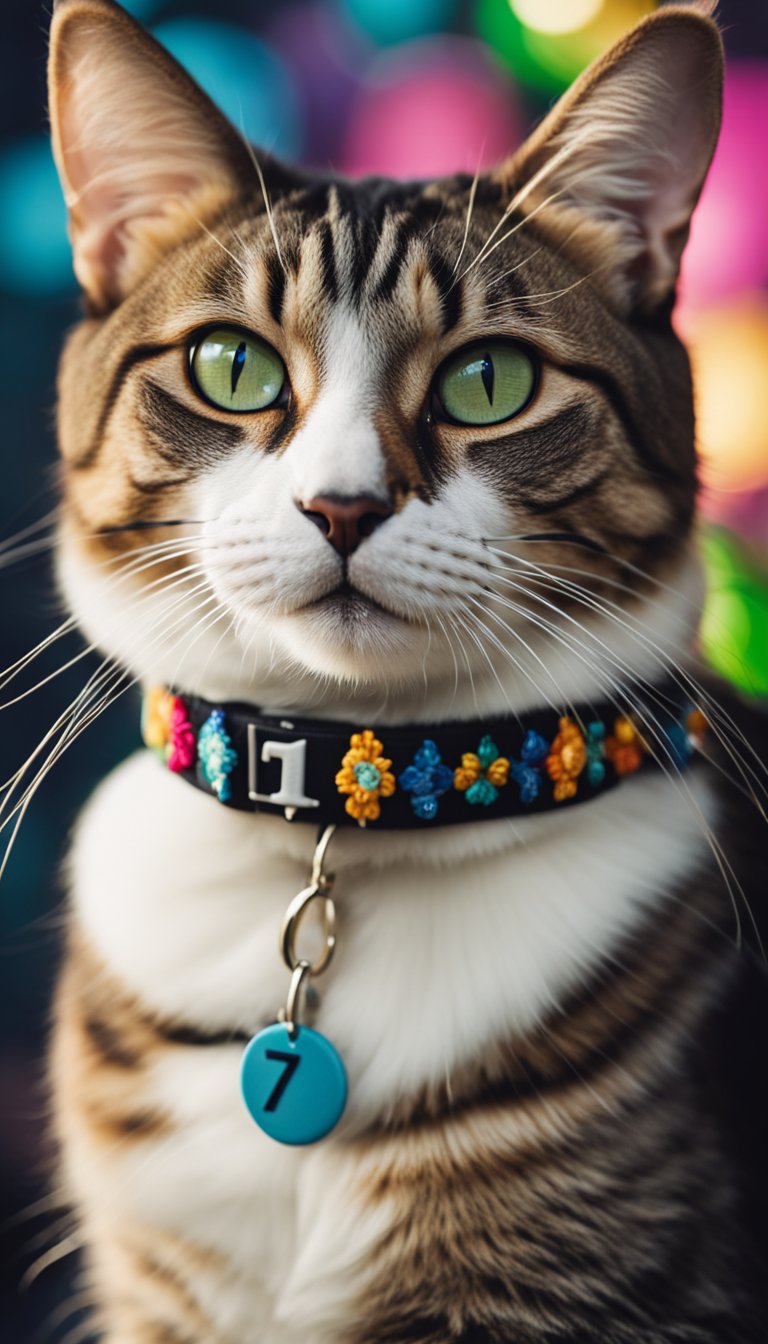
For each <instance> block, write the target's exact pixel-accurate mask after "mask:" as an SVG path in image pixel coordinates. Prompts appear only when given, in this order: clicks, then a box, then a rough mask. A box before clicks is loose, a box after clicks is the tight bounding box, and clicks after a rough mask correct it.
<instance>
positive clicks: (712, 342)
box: [685, 295, 768, 490]
mask: <svg viewBox="0 0 768 1344" xmlns="http://www.w3.org/2000/svg"><path fill="white" fill-rule="evenodd" d="M685 336H686V343H687V345H688V347H689V350H690V354H691V362H692V365H693V373H694V386H695V393H696V414H697V438H698V444H699V451H700V454H701V459H702V479H703V481H704V483H705V484H706V485H708V486H710V487H711V488H712V489H714V490H752V489H756V488H757V487H759V486H762V485H765V484H768V303H766V300H765V299H763V298H761V297H760V296H758V295H754V296H747V297H745V298H744V299H742V300H741V301H739V302H738V303H734V304H731V305H730V306H729V307H727V308H718V309H712V310H709V311H707V312H706V313H701V314H697V315H696V316H695V317H693V318H689V319H688V320H687V321H686V324H685Z"/></svg>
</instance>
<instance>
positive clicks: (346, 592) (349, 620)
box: [275, 584, 427, 684]
mask: <svg viewBox="0 0 768 1344" xmlns="http://www.w3.org/2000/svg"><path fill="white" fill-rule="evenodd" d="M278 625H279V629H278V630H276V632H275V633H276V635H277V639H278V641H279V642H280V643H281V644H282V645H283V647H284V649H285V650H286V652H287V653H288V654H289V655H290V656H291V657H292V658H293V659H295V661H297V662H298V663H300V664H301V666H302V667H304V668H307V669H308V670H309V671H312V672H315V673H320V674H321V675H325V676H332V677H335V678H340V679H342V680H347V679H348V680H354V681H358V682H359V681H366V682H382V683H383V684H384V683H387V682H391V680H392V679H394V680H395V681H400V680H408V678H409V676H410V675H411V673H413V674H415V673H416V672H417V671H418V669H420V668H421V667H422V666H423V661H424V653H425V648H426V645H427V635H426V632H425V630H424V628H423V627H422V626H420V625H417V624H414V623H412V622H410V621H408V620H406V619H405V618H404V617H403V616H400V615H398V614H396V613H395V612H392V611H389V610H387V609H386V608H385V607H383V606H381V605H380V604H379V603H378V602H376V601H375V600H374V599H373V598H372V597H368V596H367V595H366V594H365V593H363V592H361V591H360V590H359V589H356V588H353V587H351V586H350V585H347V584H344V585H341V586H340V587H339V588H336V589H335V590H334V591H333V592H332V593H328V594H326V595H325V596H324V597H321V598H319V599H317V600H316V601H314V602H311V603H308V604H307V606H305V607H301V608H299V609H298V610H296V611H294V612H292V613H291V614H290V615H287V616H284V617H282V618H279V620H278Z"/></svg>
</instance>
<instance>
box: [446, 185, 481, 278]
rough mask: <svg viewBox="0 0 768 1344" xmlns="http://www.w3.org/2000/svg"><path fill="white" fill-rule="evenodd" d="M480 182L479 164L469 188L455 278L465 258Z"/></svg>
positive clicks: (453, 272)
mask: <svg viewBox="0 0 768 1344" xmlns="http://www.w3.org/2000/svg"><path fill="white" fill-rule="evenodd" d="M479 181H480V165H479V164H478V167H477V169H476V171H475V176H474V177H473V179H472V185H471V187H470V188H469V201H468V202H467V214H466V219H465V221H464V236H463V238H462V240H461V247H460V248H459V255H458V256H457V258H456V261H455V262H454V265H453V270H452V272H451V275H453V276H455V274H456V272H457V271H458V269H459V266H460V265H461V258H462V257H463V256H464V249H465V248H466V246H467V239H468V238H469V228H470V224H471V223H472V211H473V210H474V208H475V196H476V195H477V184H478V182H479Z"/></svg>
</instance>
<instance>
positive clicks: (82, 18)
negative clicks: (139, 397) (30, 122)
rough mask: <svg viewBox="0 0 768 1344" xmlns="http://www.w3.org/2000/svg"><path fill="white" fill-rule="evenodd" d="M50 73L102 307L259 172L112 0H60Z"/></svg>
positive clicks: (85, 260) (82, 242) (55, 114)
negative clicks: (244, 182)
mask: <svg viewBox="0 0 768 1344" xmlns="http://www.w3.org/2000/svg"><path fill="white" fill-rule="evenodd" d="M48 70H49V97H50V116H51V127H52V135H53V153H54V157H55V160H56V166H57V168H58V170H59V176H60V178H61V183H62V187H63V190H64V196H65V199H66V202H67V207H68V209H69V228H70V237H71V241H72V247H73V252H74V266H75V273H76V275H77V278H78V280H79V281H80V283H81V285H82V286H83V288H84V290H85V291H86V293H87V295H88V297H89V299H90V301H91V303H92V305H93V306H94V308H96V309H98V310H102V311H103V310H105V309H107V308H109V307H110V306H112V305H114V304H116V303H119V302H120V301H121V300H122V299H123V298H125V296H126V295H127V294H128V293H130V291H131V290H132V289H133V288H134V287H135V285H136V284H137V283H138V282H139V281H140V280H141V279H142V277H143V276H144V275H145V274H146V273H147V272H148V271H149V270H150V269H151V268H152V267H153V266H154V265H155V264H156V262H157V261H158V260H159V258H160V257H161V256H162V255H163V253H164V252H166V251H168V250H169V249H171V248H172V247H174V246H175V245H176V244H177V243H178V242H179V241H181V239H183V238H184V237H186V236H187V235H189V234H191V233H193V232H195V231H196V230H197V229H199V227H200V224H201V222H203V221H205V220H206V219H210V218H211V217H212V216H213V215H214V214H216V213H217V212H218V211H220V210H221V209H222V207H223V206H225V205H226V204H227V202H228V201H229V200H231V199H233V198H234V196H235V195H236V194H237V192H238V184H239V183H242V182H243V181H249V180H250V179H251V178H252V177H253V175H254V172H255V169H254V165H253V163H252V161H251V160H250V158H249V155H248V151H247V150H246V147H245V144H244V143H243V142H242V141H241V140H240V138H239V137H238V135H237V133H236V132H235V130H234V128H233V127H232V126H230V124H229V122H228V121H226V120H225V118H224V117H223V116H222V114H221V113H220V112H219V111H218V109H217V108H216V107H215V106H214V104H213V103H212V102H211V101H210V99H209V98H208V97H207V96H206V94H204V93H203V92H202V90H201V89H200V88H199V87H198V85H197V84H195V82H194V81H193V80H192V79H191V78H190V77H189V75H187V73H186V72H185V71H184V70H183V69H182V68H181V66H179V65H178V64H177V62H176V61H175V60H174V59H173V58H172V57H171V56H170V55H169V54H168V52H166V51H165V50H164V49H163V48H162V47H161V46H160V45H159V44H158V43H157V42H156V41H155V40H154V38H152V37H150V36H149V34H148V33H146V32H145V31H144V29H143V28H141V26H140V25H139V24H138V23H136V22H135V21H134V19H132V18H131V17H130V15H128V14H127V13H126V12H125V10H123V9H122V8H121V7H120V6H119V5H117V4H115V3H113V0H58V3H57V4H56V5H55V9H54V15H53V23H52V25H51V44H50V60H49V67H48Z"/></svg>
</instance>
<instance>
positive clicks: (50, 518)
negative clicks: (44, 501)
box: [0, 508, 59, 555]
mask: <svg viewBox="0 0 768 1344" xmlns="http://www.w3.org/2000/svg"><path fill="white" fill-rule="evenodd" d="M58 516H59V510H58V508H56V509H52V510H51V512H50V513H46V514H45V515H44V517H42V518H38V520H37V522H35V523H29V524H28V525H27V526H26V527H22V528H20V529H19V531H18V532H14V533H13V534H12V536H10V537H4V538H3V539H2V541H0V555H2V554H3V553H4V552H5V551H7V550H9V549H12V548H13V547H14V546H16V545H18V543H19V542H23V541H26V540H27V539H28V538H29V537H33V536H34V535H35V533H36V532H41V531H43V530H44V529H45V528H46V527H55V525H56V522H57V520H58Z"/></svg>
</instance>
